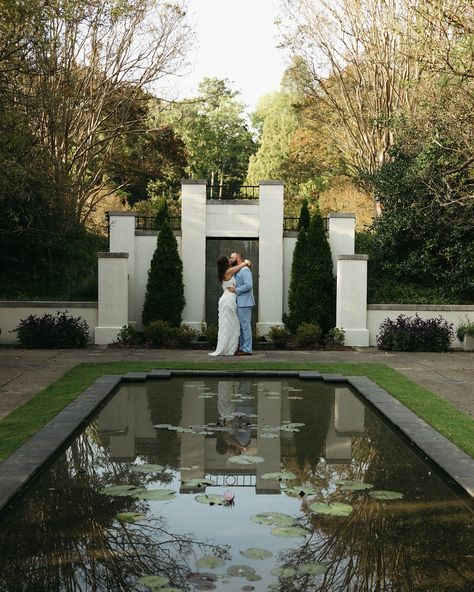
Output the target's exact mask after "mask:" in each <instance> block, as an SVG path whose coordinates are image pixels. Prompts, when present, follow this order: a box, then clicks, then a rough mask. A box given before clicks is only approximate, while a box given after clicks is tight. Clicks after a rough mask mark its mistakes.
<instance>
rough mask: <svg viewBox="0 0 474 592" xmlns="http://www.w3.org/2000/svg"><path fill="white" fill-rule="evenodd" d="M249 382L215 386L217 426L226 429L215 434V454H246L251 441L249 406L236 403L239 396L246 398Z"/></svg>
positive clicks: (223, 383)
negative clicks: (242, 395)
mask: <svg viewBox="0 0 474 592" xmlns="http://www.w3.org/2000/svg"><path fill="white" fill-rule="evenodd" d="M250 392H251V386H250V382H242V383H239V382H232V381H229V380H226V381H219V384H218V386H217V412H218V415H219V424H220V425H221V426H223V427H225V428H226V429H224V430H222V431H219V432H217V440H216V452H217V453H218V454H223V455H227V456H229V455H232V456H235V455H239V454H243V453H245V452H247V450H248V447H249V445H250V442H251V439H252V425H251V421H250V416H251V414H252V412H253V408H252V406H251V405H248V404H245V403H243V401H239V402H237V401H238V399H239V395H241V394H244V396H248V395H249V394H250Z"/></svg>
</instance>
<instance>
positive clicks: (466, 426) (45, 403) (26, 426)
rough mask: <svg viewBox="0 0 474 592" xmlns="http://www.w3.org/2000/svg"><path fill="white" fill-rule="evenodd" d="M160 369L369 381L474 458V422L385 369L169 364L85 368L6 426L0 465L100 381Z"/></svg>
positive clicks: (0, 430)
mask: <svg viewBox="0 0 474 592" xmlns="http://www.w3.org/2000/svg"><path fill="white" fill-rule="evenodd" d="M154 368H169V369H189V370H313V371H319V372H336V373H340V374H343V375H345V376H367V377H368V378H370V379H371V380H373V381H374V382H376V383H377V384H378V385H379V386H381V387H382V388H384V389H385V390H386V391H388V392H389V393H390V394H391V395H393V396H394V397H395V398H396V399H398V400H399V401H400V402H401V403H403V404H404V405H406V407H408V408H409V409H411V410H412V411H413V412H414V413H416V414H417V415H418V416H419V417H421V418H422V419H423V420H425V421H426V422H427V423H428V424H430V425H431V426H432V427H433V428H435V429H436V430H438V432H440V433H441V434H443V435H444V436H446V437H447V438H448V439H449V440H451V441H452V442H454V444H456V445H457V446H459V448H461V449H462V450H464V451H465V452H467V454H469V455H470V456H471V457H473V458H474V420H473V419H471V418H470V417H469V416H468V415H466V414H464V413H463V412H462V411H459V410H458V409H456V408H455V407H453V405H451V403H449V402H448V401H445V400H444V399H441V398H440V397H439V396H438V395H435V394H434V393H432V392H431V391H429V390H427V389H425V388H424V387H422V386H420V385H418V384H417V383H415V382H414V381H412V380H410V379H409V378H407V377H405V376H403V375H402V374H400V373H399V372H397V371H396V370H393V368H390V367H389V366H386V365H385V364H371V363H367V364H344V363H339V364H338V363H333V364H320V363H311V364H309V363H308V364H304V363H288V362H262V363H249V362H242V363H237V364H236V363H225V362H222V363H204V364H203V363H177V362H174V363H166V362H109V363H95V364H94V363H85V364H79V365H77V366H75V367H74V368H72V369H71V370H69V371H68V372H66V373H65V374H64V376H62V377H61V378H60V379H59V380H57V381H56V382H55V383H53V384H51V385H50V386H48V387H47V388H46V389H44V390H43V391H41V392H40V393H39V394H38V395H36V396H35V397H33V398H32V399H31V400H30V401H28V402H27V403H25V405H23V406H22V407H20V408H18V409H16V410H15V411H13V412H12V413H10V414H9V415H8V416H7V417H5V418H4V419H3V420H1V421H0V461H2V460H4V459H5V458H7V457H8V456H9V455H10V454H12V452H14V451H15V450H16V449H17V448H18V447H19V446H21V445H22V444H23V443H24V442H26V440H28V438H30V437H31V436H32V435H33V434H35V433H36V432H37V431H38V430H39V429H40V428H42V427H43V426H44V425H45V424H46V423H47V422H48V421H49V420H50V419H52V418H53V417H54V416H55V415H57V413H59V411H61V409H63V408H64V407H65V406H66V405H67V404H68V403H69V402H71V401H72V400H74V399H75V398H76V397H77V396H78V395H79V394H80V393H81V392H82V391H83V390H85V389H86V388H87V387H88V386H89V385H90V384H91V383H92V382H94V380H95V379H96V378H98V377H99V376H102V375H104V374H125V373H127V372H132V371H136V372H144V371H148V370H152V369H154Z"/></svg>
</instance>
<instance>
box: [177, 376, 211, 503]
mask: <svg viewBox="0 0 474 592" xmlns="http://www.w3.org/2000/svg"><path fill="white" fill-rule="evenodd" d="M196 384H197V383H196ZM201 384H202V385H203V386H204V383H201ZM203 392H204V391H203ZM205 401H206V399H203V398H199V395H198V394H197V393H196V390H195V389H192V388H185V383H183V413H182V416H181V417H182V419H181V425H182V427H186V428H187V427H188V426H190V425H204V424H205V423H206V420H205ZM180 435H181V480H182V481H185V480H187V479H202V478H203V477H204V436H198V435H196V434H187V433H186V432H183V433H181V434H180ZM205 490H206V488H205V487H200V488H199V490H197V489H191V488H189V487H188V488H183V487H181V488H180V492H181V493H192V492H195V491H199V492H202V493H204V492H205Z"/></svg>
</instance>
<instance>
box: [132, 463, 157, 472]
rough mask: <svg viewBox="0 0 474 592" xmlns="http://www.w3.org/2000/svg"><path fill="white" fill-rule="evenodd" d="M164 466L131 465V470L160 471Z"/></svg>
mask: <svg viewBox="0 0 474 592" xmlns="http://www.w3.org/2000/svg"><path fill="white" fill-rule="evenodd" d="M164 468H165V467H163V466H162V465H150V464H146V465H132V471H135V472H136V473H161V471H163V470H164Z"/></svg>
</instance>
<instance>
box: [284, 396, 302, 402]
mask: <svg viewBox="0 0 474 592" xmlns="http://www.w3.org/2000/svg"><path fill="white" fill-rule="evenodd" d="M287 399H293V400H295V401H301V400H302V399H303V397H298V395H293V396H289V397H287Z"/></svg>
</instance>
